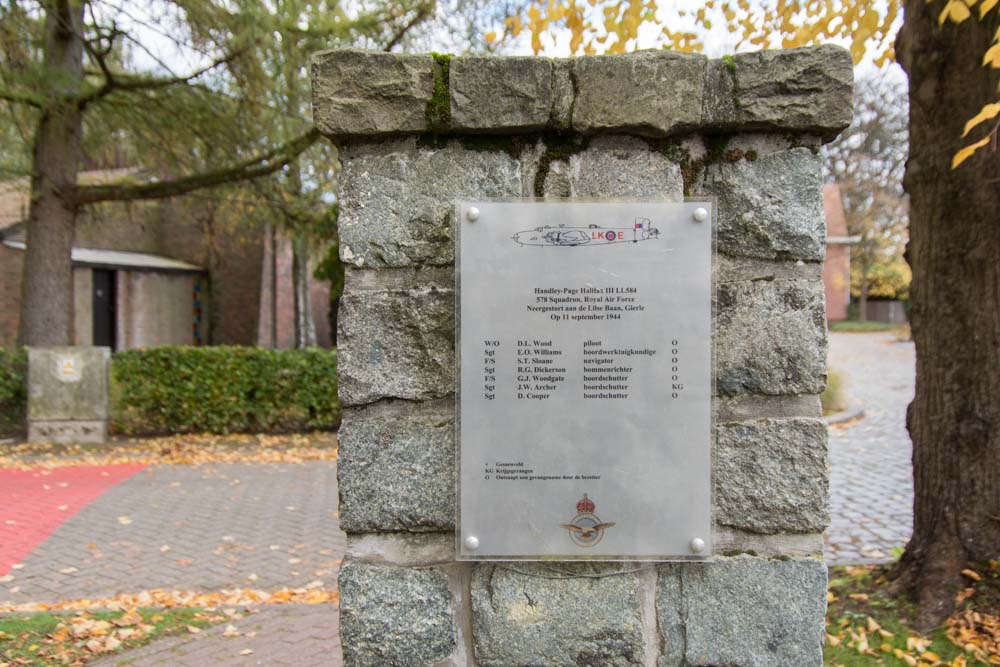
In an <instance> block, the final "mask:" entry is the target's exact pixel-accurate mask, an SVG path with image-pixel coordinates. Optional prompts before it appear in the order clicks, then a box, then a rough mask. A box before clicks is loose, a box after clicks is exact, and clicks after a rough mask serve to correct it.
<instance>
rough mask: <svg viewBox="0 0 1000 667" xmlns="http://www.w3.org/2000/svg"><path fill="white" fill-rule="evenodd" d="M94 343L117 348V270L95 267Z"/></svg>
mask: <svg viewBox="0 0 1000 667" xmlns="http://www.w3.org/2000/svg"><path fill="white" fill-rule="evenodd" d="M93 272H94V345H97V346H100V347H110V348H111V349H112V350H114V349H115V320H116V319H117V318H116V317H115V312H116V310H115V301H116V299H115V272H114V271H109V270H107V269H94V271H93Z"/></svg>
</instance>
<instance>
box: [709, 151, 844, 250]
mask: <svg viewBox="0 0 1000 667" xmlns="http://www.w3.org/2000/svg"><path fill="white" fill-rule="evenodd" d="M820 168H821V163H820V158H819V156H818V155H816V154H814V153H813V152H812V151H810V150H809V149H807V148H795V149H792V150H787V151H781V152H778V153H771V154H768V155H762V156H760V157H758V158H757V159H756V160H746V159H744V160H737V161H735V162H723V163H719V164H713V165H710V166H709V167H708V169H707V170H706V174H705V189H706V190H707V191H708V192H710V193H712V194H714V195H716V196H717V197H718V202H719V204H718V210H719V213H718V231H717V239H716V243H717V247H718V250H719V252H720V253H726V254H729V255H736V256H743V257H757V258H760V259H781V260H788V259H794V260H799V259H801V260H804V261H807V262H821V261H823V257H824V256H825V253H826V222H825V219H824V216H823V196H822V187H823V180H822V177H821V174H820Z"/></svg>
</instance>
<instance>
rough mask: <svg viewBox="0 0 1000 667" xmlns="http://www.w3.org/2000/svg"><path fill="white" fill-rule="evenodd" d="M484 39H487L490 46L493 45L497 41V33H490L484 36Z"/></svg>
mask: <svg viewBox="0 0 1000 667" xmlns="http://www.w3.org/2000/svg"><path fill="white" fill-rule="evenodd" d="M483 39H485V40H486V42H487V43H488V44H492V43H493V42H495V41H496V40H497V34H496V33H495V32H488V33H486V34H485V35H483Z"/></svg>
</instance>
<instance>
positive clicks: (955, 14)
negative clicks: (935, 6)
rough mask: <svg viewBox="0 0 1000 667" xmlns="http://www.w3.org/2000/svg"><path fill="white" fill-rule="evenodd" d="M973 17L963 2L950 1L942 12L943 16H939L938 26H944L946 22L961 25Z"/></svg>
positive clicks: (958, 0)
mask: <svg viewBox="0 0 1000 667" xmlns="http://www.w3.org/2000/svg"><path fill="white" fill-rule="evenodd" d="M971 15H972V14H971V12H970V11H969V8H968V7H966V6H965V3H964V2H961V0H948V3H947V4H945V6H944V9H942V10H941V14H940V15H939V16H938V24H939V25H944V24H945V21H948V20H950V21H952V22H953V23H961V22H962V21H964V20H965V19H967V18H969V16H971Z"/></svg>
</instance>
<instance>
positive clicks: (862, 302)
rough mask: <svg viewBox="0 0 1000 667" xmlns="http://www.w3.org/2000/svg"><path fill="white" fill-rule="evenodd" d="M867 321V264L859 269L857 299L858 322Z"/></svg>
mask: <svg viewBox="0 0 1000 667" xmlns="http://www.w3.org/2000/svg"><path fill="white" fill-rule="evenodd" d="M867 320H868V263H867V262H866V263H865V265H864V266H863V267H862V268H861V294H860V296H859V297H858V321H859V322H866V321H867Z"/></svg>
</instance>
